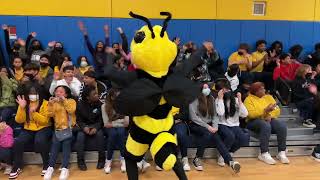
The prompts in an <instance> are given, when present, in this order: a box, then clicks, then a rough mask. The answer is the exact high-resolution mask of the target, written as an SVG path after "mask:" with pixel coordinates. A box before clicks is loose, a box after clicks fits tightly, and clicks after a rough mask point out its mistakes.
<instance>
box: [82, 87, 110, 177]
mask: <svg viewBox="0 0 320 180" xmlns="http://www.w3.org/2000/svg"><path fill="white" fill-rule="evenodd" d="M82 95H83V99H82V100H81V101H80V102H79V103H78V105H77V111H76V115H77V123H78V125H79V127H80V129H81V130H80V131H79V132H78V135H77V142H76V147H77V153H78V167H79V169H80V170H82V171H85V170H87V166H86V164H85V159H84V146H85V141H86V139H87V138H96V142H97V144H98V152H99V158H98V164H97V169H102V168H103V167H104V163H105V158H106V157H105V150H104V134H103V131H102V130H101V128H102V127H103V120H102V113H101V105H102V103H101V102H100V101H99V96H98V93H97V91H96V88H95V87H94V86H86V87H85V88H84V89H83V92H82Z"/></svg>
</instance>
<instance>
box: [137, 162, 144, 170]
mask: <svg viewBox="0 0 320 180" xmlns="http://www.w3.org/2000/svg"><path fill="white" fill-rule="evenodd" d="M142 161H143V160H142ZM142 161H140V162H137V167H138V170H139V171H141V170H142V163H143V162H142Z"/></svg>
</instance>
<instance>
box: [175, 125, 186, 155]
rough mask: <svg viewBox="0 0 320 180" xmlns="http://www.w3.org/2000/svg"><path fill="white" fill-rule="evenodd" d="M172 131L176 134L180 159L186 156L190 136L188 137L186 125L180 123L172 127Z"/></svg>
mask: <svg viewBox="0 0 320 180" xmlns="http://www.w3.org/2000/svg"><path fill="white" fill-rule="evenodd" d="M174 130H175V132H176V133H177V139H178V146H179V149H180V153H181V156H182V157H187V156H188V146H189V139H190V136H189V135H188V125H187V124H185V123H183V122H180V123H178V124H175V125H174Z"/></svg>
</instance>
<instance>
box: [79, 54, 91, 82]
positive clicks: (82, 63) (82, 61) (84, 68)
mask: <svg viewBox="0 0 320 180" xmlns="http://www.w3.org/2000/svg"><path fill="white" fill-rule="evenodd" d="M77 64H78V68H77V69H76V70H75V77H76V78H78V79H79V81H81V82H83V76H84V74H85V73H86V72H88V71H89V70H91V71H94V68H93V67H92V66H91V65H90V64H89V61H88V58H87V57H86V56H79V57H78V59H77Z"/></svg>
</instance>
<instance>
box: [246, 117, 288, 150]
mask: <svg viewBox="0 0 320 180" xmlns="http://www.w3.org/2000/svg"><path fill="white" fill-rule="evenodd" d="M247 128H248V129H249V130H251V131H253V132H255V133H257V134H258V135H259V140H260V149H261V153H265V152H269V139H270V135H271V133H274V134H276V135H277V141H278V151H279V152H280V151H285V150H286V140H287V125H286V123H285V122H283V121H279V120H271V122H270V123H269V122H267V121H265V120H261V119H255V120H250V121H249V122H248V124H247Z"/></svg>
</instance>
